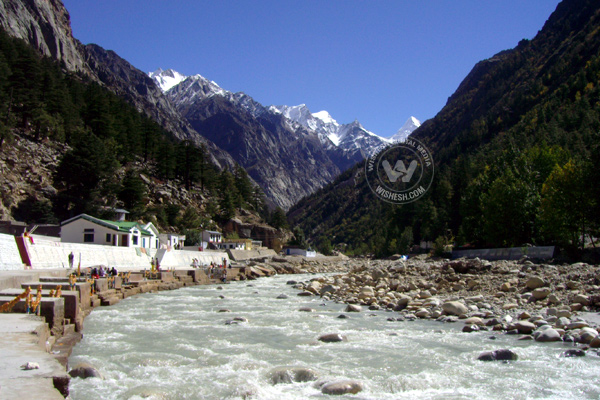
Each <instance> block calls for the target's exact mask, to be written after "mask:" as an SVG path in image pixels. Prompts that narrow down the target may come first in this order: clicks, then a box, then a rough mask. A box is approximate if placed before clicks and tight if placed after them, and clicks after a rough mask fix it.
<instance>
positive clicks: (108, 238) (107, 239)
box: [106, 233, 112, 243]
mask: <svg viewBox="0 0 600 400" xmlns="http://www.w3.org/2000/svg"><path fill="white" fill-rule="evenodd" d="M111 239H112V235H111V234H110V233H107V234H106V243H110V241H111Z"/></svg>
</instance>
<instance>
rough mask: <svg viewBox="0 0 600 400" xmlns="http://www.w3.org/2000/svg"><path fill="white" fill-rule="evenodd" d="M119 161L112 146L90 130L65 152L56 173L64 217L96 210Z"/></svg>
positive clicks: (56, 184)
mask: <svg viewBox="0 0 600 400" xmlns="http://www.w3.org/2000/svg"><path fill="white" fill-rule="evenodd" d="M118 165H119V164H118V162H117V160H116V158H115V156H114V154H113V153H112V152H111V151H110V149H109V147H107V146H106V145H105V143H104V142H103V141H102V140H100V139H99V138H98V137H97V136H96V135H94V134H89V135H88V136H87V137H86V138H85V140H80V141H79V142H78V143H77V144H76V146H75V147H74V148H73V149H72V150H69V151H68V152H66V153H65V155H64V156H63V157H62V159H61V161H60V163H59V165H58V167H57V169H56V172H55V174H54V183H55V186H56V187H57V188H58V189H59V191H60V192H59V210H58V211H59V215H60V216H61V217H63V218H65V219H66V218H67V217H69V216H73V215H77V214H79V213H83V212H93V211H94V210H95V208H96V207H97V206H98V205H99V204H100V201H101V198H100V195H101V194H102V192H103V190H104V189H105V188H106V185H107V184H108V183H109V182H110V178H112V177H113V175H114V172H115V170H116V169H117V167H118Z"/></svg>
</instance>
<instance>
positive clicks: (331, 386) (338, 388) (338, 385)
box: [321, 380, 363, 395]
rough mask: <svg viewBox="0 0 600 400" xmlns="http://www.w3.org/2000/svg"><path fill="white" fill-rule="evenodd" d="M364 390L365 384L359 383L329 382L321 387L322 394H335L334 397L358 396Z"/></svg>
mask: <svg viewBox="0 0 600 400" xmlns="http://www.w3.org/2000/svg"><path fill="white" fill-rule="evenodd" d="M362 390H363V384H362V383H361V382H358V381H350V380H348V381H336V382H329V383H326V384H324V385H323V386H322V387H321V392H322V393H323V394H333V395H342V394H349V393H351V394H356V393H358V392H360V391H362Z"/></svg>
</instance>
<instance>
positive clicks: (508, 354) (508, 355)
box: [477, 349, 519, 361]
mask: <svg viewBox="0 0 600 400" xmlns="http://www.w3.org/2000/svg"><path fill="white" fill-rule="evenodd" d="M477 359H478V360H479V361H516V360H518V359H519V356H517V354H516V353H515V352H514V351H512V350H508V349H499V350H494V351H484V352H483V353H481V354H480V355H479V357H477Z"/></svg>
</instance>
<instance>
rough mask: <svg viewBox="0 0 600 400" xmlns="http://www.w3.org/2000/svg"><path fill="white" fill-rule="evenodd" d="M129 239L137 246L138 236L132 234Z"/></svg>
mask: <svg viewBox="0 0 600 400" xmlns="http://www.w3.org/2000/svg"><path fill="white" fill-rule="evenodd" d="M131 241H132V242H133V245H134V246H137V244H138V237H137V236H132V237H131Z"/></svg>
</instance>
